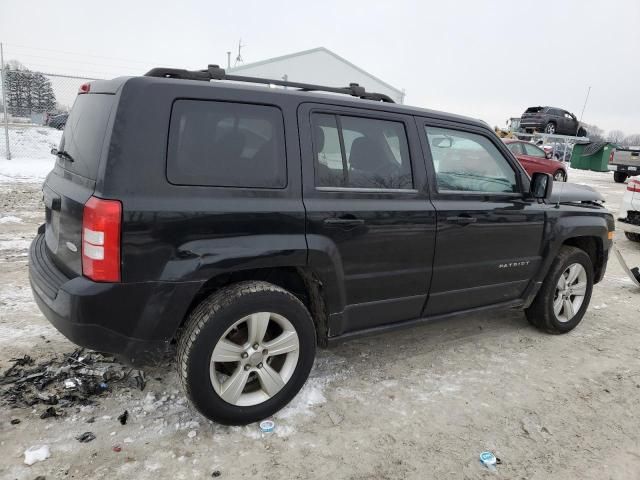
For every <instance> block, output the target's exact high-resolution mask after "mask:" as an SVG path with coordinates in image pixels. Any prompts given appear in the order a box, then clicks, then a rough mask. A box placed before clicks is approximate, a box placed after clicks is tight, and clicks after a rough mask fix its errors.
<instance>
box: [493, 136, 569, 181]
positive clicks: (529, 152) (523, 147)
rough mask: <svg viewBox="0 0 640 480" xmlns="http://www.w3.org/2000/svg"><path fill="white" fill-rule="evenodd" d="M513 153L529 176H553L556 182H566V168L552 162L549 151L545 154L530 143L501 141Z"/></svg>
mask: <svg viewBox="0 0 640 480" xmlns="http://www.w3.org/2000/svg"><path fill="white" fill-rule="evenodd" d="M502 141H503V142H504V143H505V144H506V145H507V148H508V149H509V150H510V151H511V153H513V154H514V155H515V156H516V158H517V159H518V161H519V162H520V164H521V165H522V166H523V167H524V169H525V170H526V171H527V173H528V174H529V175H533V174H534V173H536V172H541V173H548V174H550V175H553V179H554V180H555V181H556V182H566V181H567V178H568V174H567V167H566V166H565V164H564V163H562V162H560V161H558V160H554V159H553V158H552V155H553V153H552V152H551V151H549V152H545V151H544V150H543V149H542V148H540V147H538V146H536V145H534V144H533V143H530V142H524V141H522V140H515V139H508V138H505V139H503V140H502Z"/></svg>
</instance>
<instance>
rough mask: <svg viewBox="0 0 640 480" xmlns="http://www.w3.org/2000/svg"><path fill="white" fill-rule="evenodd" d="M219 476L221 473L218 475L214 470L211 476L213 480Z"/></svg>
mask: <svg viewBox="0 0 640 480" xmlns="http://www.w3.org/2000/svg"><path fill="white" fill-rule="evenodd" d="M220 475H222V473H220V470H214V471H213V473H212V474H211V476H212V477H213V478H218V477H219V476H220Z"/></svg>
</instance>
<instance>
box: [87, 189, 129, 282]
mask: <svg viewBox="0 0 640 480" xmlns="http://www.w3.org/2000/svg"><path fill="white" fill-rule="evenodd" d="M121 222H122V204H121V203H120V202H119V201H118V200H103V199H101V198H96V197H91V198H90V199H89V200H88V201H87V203H86V204H85V206H84V213H83V215H82V274H83V275H84V276H85V277H88V278H90V279H91V280H94V281H96V282H119V281H120V225H121Z"/></svg>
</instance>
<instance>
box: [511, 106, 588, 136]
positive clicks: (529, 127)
mask: <svg viewBox="0 0 640 480" xmlns="http://www.w3.org/2000/svg"><path fill="white" fill-rule="evenodd" d="M520 128H521V129H523V130H524V131H525V132H527V133H533V132H544V133H548V134H550V135H553V134H556V135H571V136H577V137H586V136H587V131H586V130H585V129H584V128H583V127H581V126H580V122H579V121H578V119H577V118H576V116H575V115H574V114H573V113H571V112H568V111H566V110H563V109H561V108H555V107H529V108H527V109H526V110H525V112H524V113H523V114H522V116H521V117H520Z"/></svg>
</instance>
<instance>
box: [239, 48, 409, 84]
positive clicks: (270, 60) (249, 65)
mask: <svg viewBox="0 0 640 480" xmlns="http://www.w3.org/2000/svg"><path fill="white" fill-rule="evenodd" d="M317 52H323V53H327V54H329V55H330V56H332V57H334V58H335V59H337V60H338V61H340V62H342V63H345V64H346V65H349V66H350V67H351V68H353V69H354V70H357V71H359V72H360V73H362V74H363V75H366V76H367V77H369V78H371V79H372V80H375V81H376V82H379V83H381V84H383V85H384V86H385V87H387V88H389V89H391V90H393V91H395V92H397V93H398V95H400V96H404V92H403V91H402V90H400V89H399V88H396V87H394V86H393V85H390V84H388V83H387V82H385V81H384V80H381V79H380V78H378V77H376V76H375V75H372V74H370V73H369V72H367V71H366V70H363V69H362V68H360V67H358V66H357V65H354V64H353V63H351V62H350V61H349V60H347V59H346V58H343V57H341V56H340V55H338V54H337V53H334V52H332V51H331V50H329V49H328V48H325V47H317V48H312V49H309V50H303V51H301V52H295V53H289V54H287V55H281V56H279V57H273V58H268V59H266V60H260V61H259V62H253V63H245V64H243V65H239V66H237V67H233V68H229V69H228V70H227V71H228V72H229V73H239V72H242V70H244V69H249V68H253V67H258V66H260V65H265V64H268V63H275V62H279V61H282V60H288V59H290V58H295V57H301V56H304V55H309V54H311V53H317Z"/></svg>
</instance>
